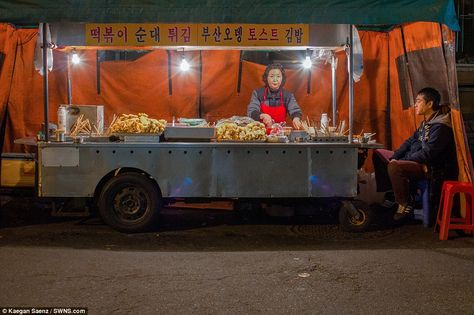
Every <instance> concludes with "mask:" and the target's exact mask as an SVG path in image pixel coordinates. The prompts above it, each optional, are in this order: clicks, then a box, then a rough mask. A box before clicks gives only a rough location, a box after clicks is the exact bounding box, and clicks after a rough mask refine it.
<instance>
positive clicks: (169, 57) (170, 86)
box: [166, 50, 173, 95]
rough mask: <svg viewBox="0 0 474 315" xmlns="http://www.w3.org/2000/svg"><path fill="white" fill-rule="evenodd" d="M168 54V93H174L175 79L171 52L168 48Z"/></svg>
mask: <svg viewBox="0 0 474 315" xmlns="http://www.w3.org/2000/svg"><path fill="white" fill-rule="evenodd" d="M166 55H167V56H168V95H171V94H173V81H172V73H171V52H170V51H169V50H166Z"/></svg>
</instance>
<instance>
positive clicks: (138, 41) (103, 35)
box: [85, 23, 197, 46]
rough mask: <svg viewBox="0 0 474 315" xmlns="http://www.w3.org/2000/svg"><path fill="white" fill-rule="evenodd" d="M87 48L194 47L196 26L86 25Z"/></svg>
mask: <svg viewBox="0 0 474 315" xmlns="http://www.w3.org/2000/svg"><path fill="white" fill-rule="evenodd" d="M85 31H86V45H88V46H184V45H196V43H197V24H130V23H128V24H116V23H110V24H86V30H85Z"/></svg>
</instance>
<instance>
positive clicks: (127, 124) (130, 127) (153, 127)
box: [109, 113, 166, 133]
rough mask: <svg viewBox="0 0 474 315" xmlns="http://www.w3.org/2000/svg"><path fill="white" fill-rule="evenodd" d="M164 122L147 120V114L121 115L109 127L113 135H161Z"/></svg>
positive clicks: (164, 125)
mask: <svg viewBox="0 0 474 315" xmlns="http://www.w3.org/2000/svg"><path fill="white" fill-rule="evenodd" d="M165 127H166V120H163V119H160V120H158V119H153V118H148V115H147V114H144V113H139V114H138V115H133V114H122V115H120V117H119V118H117V120H115V122H114V123H113V124H112V125H111V126H110V127H109V128H110V132H113V133H162V132H163V131H164V130H165Z"/></svg>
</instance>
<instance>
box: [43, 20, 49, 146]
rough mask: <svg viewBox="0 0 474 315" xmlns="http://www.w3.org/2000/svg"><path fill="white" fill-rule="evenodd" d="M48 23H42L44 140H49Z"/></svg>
mask: <svg viewBox="0 0 474 315" xmlns="http://www.w3.org/2000/svg"><path fill="white" fill-rule="evenodd" d="M47 29H48V24H47V23H43V40H42V41H43V47H42V48H43V105H44V140H45V141H46V142H48V141H49V123H48V121H49V118H48V116H49V112H48V108H49V94H48V90H49V89H48V86H49V82H48V49H49V47H48V46H49V43H47V37H46V32H47Z"/></svg>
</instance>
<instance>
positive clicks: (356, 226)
mask: <svg viewBox="0 0 474 315" xmlns="http://www.w3.org/2000/svg"><path fill="white" fill-rule="evenodd" d="M355 213H357V215H355ZM372 218H373V212H372V209H371V208H370V207H369V206H368V205H367V204H366V203H365V202H363V201H360V200H352V201H343V202H342V205H341V208H340V209H339V224H340V225H341V226H342V228H343V229H344V230H345V231H348V232H364V231H366V230H368V228H369V226H370V224H371V222H372Z"/></svg>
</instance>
